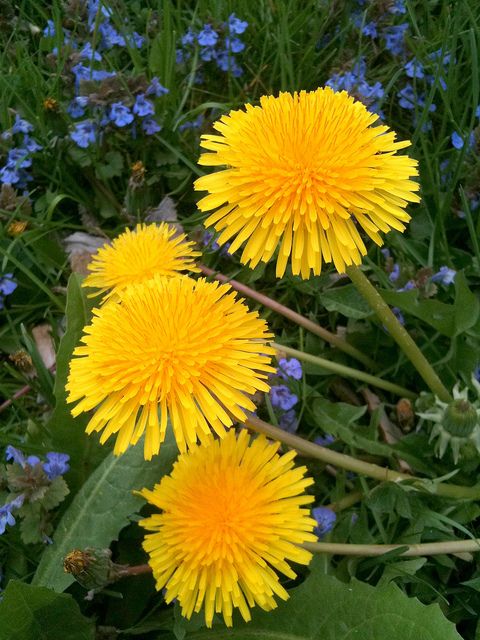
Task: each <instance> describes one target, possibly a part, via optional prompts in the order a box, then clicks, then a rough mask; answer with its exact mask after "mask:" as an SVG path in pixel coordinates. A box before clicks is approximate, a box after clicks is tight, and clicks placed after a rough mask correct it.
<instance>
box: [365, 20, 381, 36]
mask: <svg viewBox="0 0 480 640" xmlns="http://www.w3.org/2000/svg"><path fill="white" fill-rule="evenodd" d="M362 33H363V35H364V36H368V37H370V38H376V37H377V35H378V31H377V23H376V22H374V21H373V20H372V21H371V22H367V24H365V25H363V28H362Z"/></svg>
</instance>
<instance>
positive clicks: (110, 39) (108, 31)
mask: <svg viewBox="0 0 480 640" xmlns="http://www.w3.org/2000/svg"><path fill="white" fill-rule="evenodd" d="M98 30H99V31H100V34H101V36H102V45H103V46H104V47H105V49H111V48H112V47H114V46H115V45H117V46H119V47H124V46H125V38H124V37H123V36H122V35H120V34H119V33H118V31H117V30H116V29H115V27H113V26H112V25H111V24H110V23H109V22H102V23H101V25H100V26H99V28H98Z"/></svg>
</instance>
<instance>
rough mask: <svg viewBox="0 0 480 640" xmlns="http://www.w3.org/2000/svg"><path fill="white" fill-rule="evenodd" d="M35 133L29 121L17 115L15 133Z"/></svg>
mask: <svg viewBox="0 0 480 640" xmlns="http://www.w3.org/2000/svg"><path fill="white" fill-rule="evenodd" d="M30 131H33V125H32V124H30V122H27V120H24V119H23V118H21V117H20V116H19V115H18V113H16V114H15V122H14V124H13V127H12V132H13V133H30Z"/></svg>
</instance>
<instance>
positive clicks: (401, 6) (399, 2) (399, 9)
mask: <svg viewBox="0 0 480 640" xmlns="http://www.w3.org/2000/svg"><path fill="white" fill-rule="evenodd" d="M388 12H389V13H393V14H394V15H399V14H401V13H407V8H406V7H405V0H395V1H394V3H393V5H392V6H391V7H389V9H388Z"/></svg>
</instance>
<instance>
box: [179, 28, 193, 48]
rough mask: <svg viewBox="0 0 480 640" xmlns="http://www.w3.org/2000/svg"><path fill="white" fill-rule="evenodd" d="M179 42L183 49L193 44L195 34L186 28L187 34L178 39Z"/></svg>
mask: <svg viewBox="0 0 480 640" xmlns="http://www.w3.org/2000/svg"><path fill="white" fill-rule="evenodd" d="M180 42H181V43H182V45H183V46H184V47H187V46H189V45H192V44H193V43H194V42H195V33H194V32H193V31H192V30H191V29H190V28H188V30H187V32H186V33H185V34H184V35H183V36H182V37H181V38H180Z"/></svg>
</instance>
